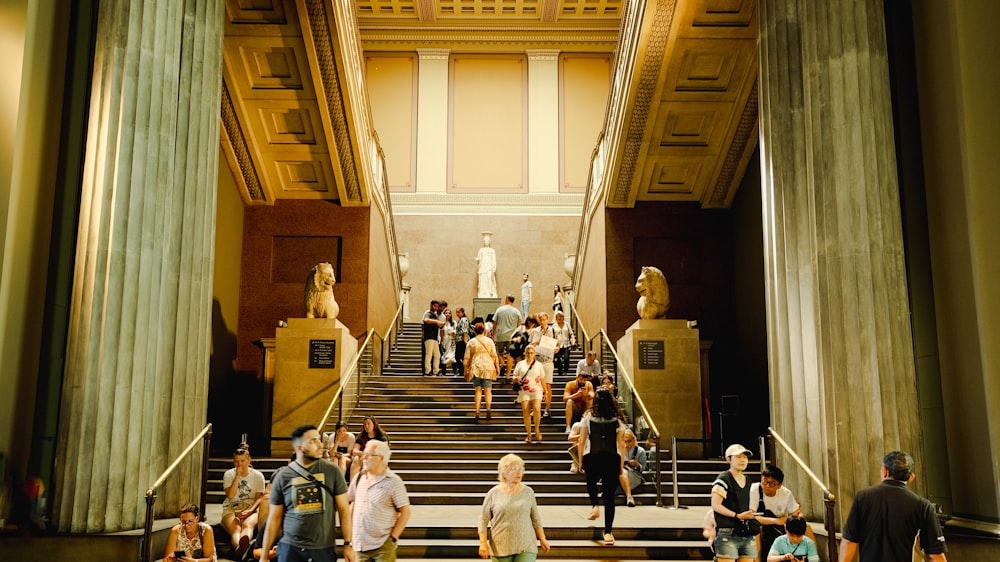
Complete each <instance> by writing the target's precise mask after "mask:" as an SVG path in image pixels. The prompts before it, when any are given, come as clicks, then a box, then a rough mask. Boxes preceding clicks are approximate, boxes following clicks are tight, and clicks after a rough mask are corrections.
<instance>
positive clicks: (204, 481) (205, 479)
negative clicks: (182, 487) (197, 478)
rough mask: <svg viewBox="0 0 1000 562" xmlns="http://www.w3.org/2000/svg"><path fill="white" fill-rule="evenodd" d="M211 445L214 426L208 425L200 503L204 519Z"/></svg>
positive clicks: (203, 450)
mask: <svg viewBox="0 0 1000 562" xmlns="http://www.w3.org/2000/svg"><path fill="white" fill-rule="evenodd" d="M211 443H212V424H208V432H206V433H205V437H204V438H203V439H202V446H201V502H200V503H199V507H200V508H201V513H202V517H204V516H205V515H204V514H205V505H206V504H207V503H208V456H209V449H210V447H209V445H211Z"/></svg>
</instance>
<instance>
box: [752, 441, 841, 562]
mask: <svg viewBox="0 0 1000 562" xmlns="http://www.w3.org/2000/svg"><path fill="white" fill-rule="evenodd" d="M767 431H768V433H770V434H771V436H772V437H774V440H775V441H776V442H777V443H778V444H779V445H781V448H782V449H784V450H785V452H786V453H788V455H789V456H791V457H792V460H794V461H795V463H796V464H798V465H799V468H801V469H802V470H803V471H805V473H806V474H807V475H809V478H812V481H813V482H815V483H816V485H817V486H819V489H820V490H822V491H823V503H824V504H825V505H826V520H825V521H824V527H825V528H826V533H827V534H826V546H827V554H828V555H829V557H830V560H838V559H839V556H838V552H837V551H838V544H837V530H836V528H835V527H834V524H833V519H834V509H835V507H836V505H837V498H836V496H834V495H833V492H831V491H830V488H829V487H828V486H827V485H826V484H824V483H823V482H822V481H821V480H820V479H819V477H818V476H816V474H815V473H814V472H813V471H812V470H811V469H810V468H809V467H808V466H806V463H805V462H804V461H803V460H802V459H801V458H799V455H797V454H796V453H795V451H793V450H792V448H791V447H790V446H789V445H788V443H786V442H785V440H784V439H782V438H781V436H780V435H778V432H777V431H775V429H774V428H773V427H770V426H768V428H767Z"/></svg>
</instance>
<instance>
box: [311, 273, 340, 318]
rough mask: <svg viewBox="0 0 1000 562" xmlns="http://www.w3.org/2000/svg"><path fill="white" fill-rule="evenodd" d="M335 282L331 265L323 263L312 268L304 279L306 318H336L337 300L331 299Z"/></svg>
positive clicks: (335, 278) (338, 308) (338, 312)
mask: <svg viewBox="0 0 1000 562" xmlns="http://www.w3.org/2000/svg"><path fill="white" fill-rule="evenodd" d="M336 282H337V277H336V276H335V275H334V273H333V266H332V265H330V264H328V263H326V262H323V263H318V264H316V265H315V266H313V268H312V270H311V271H309V277H308V278H307V279H306V295H305V303H306V318H331V319H336V318H337V315H338V314H340V306H338V305H337V299H335V298H333V285H334V283H336Z"/></svg>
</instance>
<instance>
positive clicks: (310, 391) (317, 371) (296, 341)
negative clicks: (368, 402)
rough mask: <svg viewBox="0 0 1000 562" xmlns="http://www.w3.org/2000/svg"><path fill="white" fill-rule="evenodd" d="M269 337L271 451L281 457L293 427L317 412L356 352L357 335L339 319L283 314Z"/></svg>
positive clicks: (315, 418)
mask: <svg viewBox="0 0 1000 562" xmlns="http://www.w3.org/2000/svg"><path fill="white" fill-rule="evenodd" d="M274 340H275V341H274V388H273V402H272V406H271V455H272V456H275V457H282V456H289V455H291V454H292V442H291V437H290V435H291V433H292V430H293V429H295V428H296V427H298V426H300V425H303V424H315V423H317V422H319V421H320V418H321V417H323V413H324V412H325V411H326V408H327V407H328V406H329V405H330V400H333V395H334V394H335V393H336V392H337V389H338V388H339V387H340V380H341V378H342V376H343V375H346V374H347V373H345V372H344V369H346V368H347V367H348V366H349V365H350V363H351V360H352V359H353V358H354V356H355V355H356V354H357V352H358V340H356V339H355V338H354V337H353V336H352V335H351V332H350V330H348V329H347V327H346V326H344V325H343V324H341V323H340V321H339V320H336V319H332V320H331V319H328V318H289V319H288V327H287V328H277V329H276V330H275V338H274ZM320 431H323V427H322V425H321V426H320Z"/></svg>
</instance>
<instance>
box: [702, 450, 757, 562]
mask: <svg viewBox="0 0 1000 562" xmlns="http://www.w3.org/2000/svg"><path fill="white" fill-rule="evenodd" d="M752 454H753V453H751V452H750V451H749V450H748V449H747V448H746V447H744V446H743V445H730V446H729V448H727V449H726V460H727V461H729V470H727V471H725V472H723V473H722V474H720V475H719V476H718V477H717V478H716V479H715V482H713V483H712V510H713V511H715V523H716V526H717V529H716V536H715V544H714V546H715V556H716V558H718V560H719V561H720V562H724V561H727V560H737V559H739V560H740V562H751V561H752V560H753V559H754V558H756V556H757V543H756V540H755V538H754V537H755V536H756V535H757V533H759V532H760V525H759V524H758V523H757V521H755V520H754V515H755V514H754V511H753V509H751V508H750V482H749V480H748V479H747V477H746V475H745V474H743V471H744V470H746V468H747V464H748V463H749V462H750V460H749V458H748V457H749V456H750V455H752Z"/></svg>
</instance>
